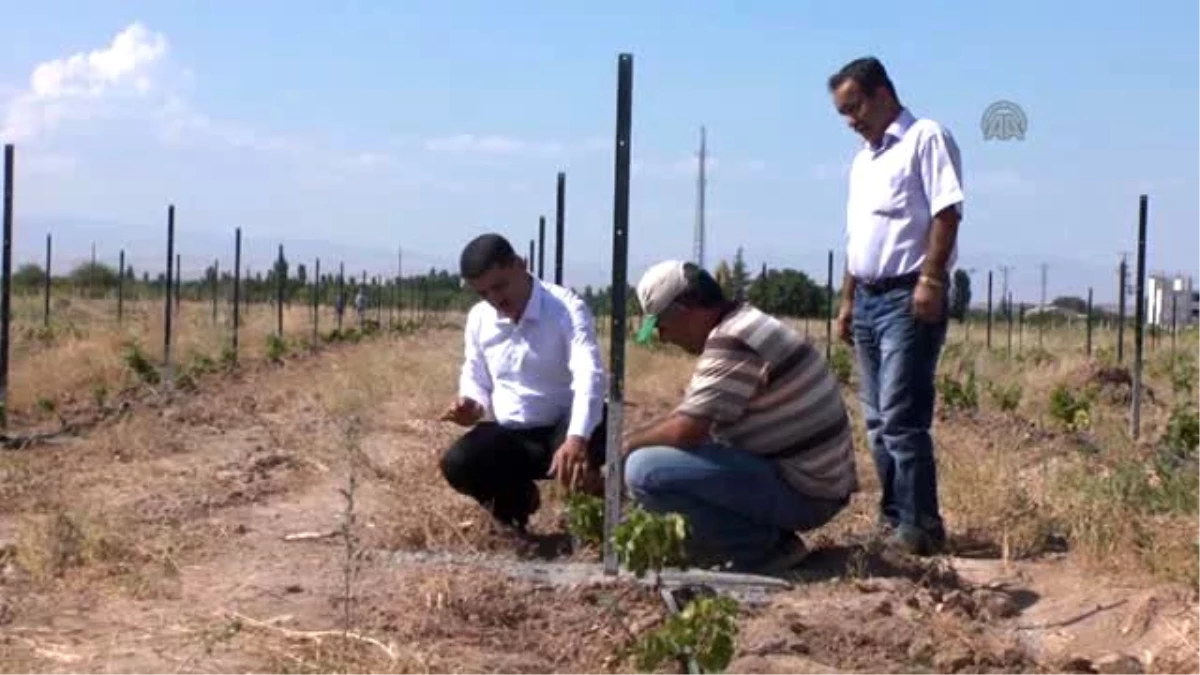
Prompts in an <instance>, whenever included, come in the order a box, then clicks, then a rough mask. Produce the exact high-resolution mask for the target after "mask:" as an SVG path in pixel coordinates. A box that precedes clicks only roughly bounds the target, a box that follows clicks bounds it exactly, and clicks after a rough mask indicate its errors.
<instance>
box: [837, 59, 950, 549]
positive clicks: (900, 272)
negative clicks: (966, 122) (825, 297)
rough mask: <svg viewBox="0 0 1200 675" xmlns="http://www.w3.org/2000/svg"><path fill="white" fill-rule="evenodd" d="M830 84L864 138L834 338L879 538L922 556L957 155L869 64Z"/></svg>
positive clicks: (928, 541)
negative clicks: (857, 377)
mask: <svg viewBox="0 0 1200 675" xmlns="http://www.w3.org/2000/svg"><path fill="white" fill-rule="evenodd" d="M828 86H829V91H830V93H831V94H832V96H833V103H834V105H835V107H836V108H837V111H838V113H839V114H841V115H842V117H844V118H845V120H846V122H847V124H849V126H850V128H851V129H853V130H854V131H855V132H857V133H858V134H859V135H861V136H862V137H863V138H864V139H865V140H866V143H865V144H864V145H863V147H862V149H860V150H859V151H858V153H857V154H856V155H855V156H854V161H853V163H852V164H851V167H850V179H849V180H850V185H849V199H848V204H847V208H846V263H847V268H846V276H845V280H844V282H843V284H842V298H841V306H840V308H839V310H838V317H837V326H838V334H839V336H840V337H841V339H842V340H844V341H846V342H847V343H851V344H853V345H854V347H855V351H856V355H857V360H858V363H859V367H860V369H861V373H862V384H861V390H860V397H861V402H862V406H863V413H864V417H865V420H866V430H867V438H868V441H869V443H870V446H871V451H872V454H873V455H874V460H875V467H876V471H877V472H878V474H879V483H880V486H881V489H882V491H883V494H882V497H881V499H880V515H879V521H880V522H879V525H880V526H881V530H882V532H883V533H884V534H885V535H886V536H887V537H888V543H889V544H891V545H897V546H899V547H900V548H902V549H904V550H906V551H908V552H909V553H914V554H918V555H928V554H932V553H936V552H938V551H940V550H941V549H942V547H943V546H944V544H945V539H946V533H945V529H944V526H943V523H942V517H941V514H940V512H939V507H938V494H937V467H936V462H935V460H934V453H933V439H932V437H931V435H930V432H929V430H930V427H931V425H932V422H933V409H934V400H935V393H936V392H935V388H934V382H935V373H936V370H937V363H938V358H939V356H940V354H941V349H942V346H943V344H944V342H945V338H946V327H947V312H948V309H949V307H948V300H947V293H946V289H947V286H948V284H949V279H950V271H951V269H952V267H953V265H954V262H955V258H956V254H957V252H956V240H957V233H958V226H959V222H960V220H961V219H962V209H963V188H962V183H963V180H962V165H961V159H960V156H959V149H958V145H957V143H956V142H955V140H954V137H953V136H951V134H950V131H949V130H948V129H946V128H945V127H943V126H942V125H941V124H939V123H937V122H935V121H933V120H930V119H926V118H918V117H916V116H914V115H913V113H912V112H910V111H909V110H908V109H907V108H905V107H904V106H903V105H902V104H901V103H900V100H899V97H898V96H897V94H896V88H895V86H893V84H892V82H891V80H890V78H889V77H888V74H887V71H886V70H885V69H884V67H883V64H881V63H880V62H879V61H878V60H877V59H875V58H872V57H867V58H861V59H856V60H854V61H851V62H850V63H848V64H846V65H845V66H844V67H843V68H842V69H841V70H839V71H838V72H837V73H835V74H834V75H833V76H832V77H830V79H829V83H828Z"/></svg>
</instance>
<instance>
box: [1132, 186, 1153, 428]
mask: <svg viewBox="0 0 1200 675" xmlns="http://www.w3.org/2000/svg"><path fill="white" fill-rule="evenodd" d="M1149 209H1150V200H1149V197H1147V196H1146V195H1142V196H1141V197H1140V198H1139V199H1138V244H1137V246H1138V248H1137V282H1136V284H1135V286H1136V289H1137V290H1136V296H1135V297H1134V300H1133V308H1134V309H1133V321H1134V325H1133V331H1134V333H1133V334H1134V342H1133V402H1132V406H1133V416H1132V420H1131V425H1132V432H1133V433H1132V435H1133V439H1134V440H1137V438H1138V435H1139V434H1140V433H1141V430H1142V355H1143V349H1144V347H1145V338H1146V335H1145V330H1144V329H1145V325H1146V297H1145V293H1146V288H1145V284H1146V218H1147V215H1148V212H1149Z"/></svg>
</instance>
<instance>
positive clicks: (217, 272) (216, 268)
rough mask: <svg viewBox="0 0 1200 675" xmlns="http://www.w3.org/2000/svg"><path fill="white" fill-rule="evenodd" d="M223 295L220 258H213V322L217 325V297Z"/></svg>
mask: <svg viewBox="0 0 1200 675" xmlns="http://www.w3.org/2000/svg"><path fill="white" fill-rule="evenodd" d="M220 294H221V261H220V259H219V258H213V278H212V322H213V325H214V326H215V325H217V296H219V295H220Z"/></svg>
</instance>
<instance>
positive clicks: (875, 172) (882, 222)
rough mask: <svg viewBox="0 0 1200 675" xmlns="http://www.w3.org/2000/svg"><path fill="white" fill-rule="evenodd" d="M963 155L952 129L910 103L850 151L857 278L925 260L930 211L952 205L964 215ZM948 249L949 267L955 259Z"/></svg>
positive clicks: (911, 267) (852, 262)
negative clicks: (878, 137) (879, 136)
mask: <svg viewBox="0 0 1200 675" xmlns="http://www.w3.org/2000/svg"><path fill="white" fill-rule="evenodd" d="M962 184H963V180H962V160H961V157H960V155H959V150H958V144H957V143H956V142H955V140H954V137H953V136H952V135H951V134H950V131H949V130H948V129H946V128H945V127H943V126H942V125H940V124H938V123H937V122H935V121H933V120H929V119H917V118H915V117H914V116H913V115H912V113H910V112H909V111H908V110H907V109H902V110H901V111H900V115H899V116H898V117H897V118H896V120H895V121H894V122H892V124H890V125H889V126H888V128H887V130H886V131H885V132H884V136H883V140H882V141H881V142H880V144H879V147H872V146H871V145H870V144H869V143H868V144H864V147H863V148H862V149H861V150H859V152H858V154H856V155H855V156H854V161H853V163H852V164H851V166H850V190H849V199H848V200H847V206H846V263H847V269H848V270H849V272H850V274H852V275H853V276H854V277H855V278H857V279H859V280H862V281H868V282H870V281H878V280H881V279H887V278H889V277H896V276H902V275H904V274H909V273H911V272H917V271H919V270H920V269H921V266H922V265H923V264H924V263H925V252H926V246H927V238H928V235H929V226H930V223H932V221H933V216H934V215H935V214H937V213H938V212H940V211H941V210H942V209H945V208H947V207H951V206H953V207H955V208H956V209H957V210H958V214H959V217H960V218H961V217H962V207H963V189H962ZM957 253H958V252H957V245H956V246H955V248H954V249H952V250H951V251H950V257H949V259H948V260H947V263H946V268H947V270H949V269H951V268H953V266H954V262H955V260H956V259H957Z"/></svg>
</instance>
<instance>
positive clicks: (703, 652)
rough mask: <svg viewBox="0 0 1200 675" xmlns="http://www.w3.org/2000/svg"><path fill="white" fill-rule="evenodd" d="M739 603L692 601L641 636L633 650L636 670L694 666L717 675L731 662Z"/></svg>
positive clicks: (725, 599) (721, 598)
mask: <svg viewBox="0 0 1200 675" xmlns="http://www.w3.org/2000/svg"><path fill="white" fill-rule="evenodd" d="M737 615H738V603H737V601H735V600H734V599H732V598H729V597H726V596H712V597H700V598H696V599H694V600H692V601H691V602H689V603H688V604H687V606H685V607H684V608H683V610H682V611H681V612H679V614H676V615H675V616H672V617H671V618H670V619H668V620H667V621H666V622H665V623H664V624H663V625H661V626H659V627H658V628H656V629H655V630H653V631H651V632H649V633H647V634H645V635H644V636H642V638H641V640H639V641H638V644H637V646H636V647H635V661H636V666H637V668H638V669H639V670H641V671H643V672H650V671H653V670H655V669H656V668H658V666H659V665H661V664H662V663H663V662H664V661H668V660H674V659H683V660H691V661H694V662H695V663H696V665H697V666H699V668H700V672H703V673H720V672H723V671H724V670H725V669H726V668H728V667H729V662H730V661H731V660H732V659H733V651H734V643H735V641H736V639H737V635H738V624H737Z"/></svg>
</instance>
